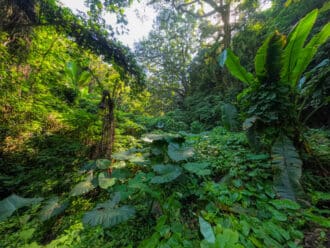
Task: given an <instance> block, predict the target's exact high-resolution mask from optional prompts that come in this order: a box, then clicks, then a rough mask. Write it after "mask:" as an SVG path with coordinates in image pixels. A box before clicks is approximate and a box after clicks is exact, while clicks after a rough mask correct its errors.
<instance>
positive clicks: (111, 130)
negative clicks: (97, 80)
mask: <svg viewBox="0 0 330 248" xmlns="http://www.w3.org/2000/svg"><path fill="white" fill-rule="evenodd" d="M100 108H102V109H104V116H103V126H102V137H101V141H100V144H99V147H98V156H102V157H105V158H107V159H111V155H112V151H113V144H114V139H115V114H114V110H115V103H114V101H113V99H111V97H110V93H109V91H107V90H104V91H103V95H102V101H101V103H100Z"/></svg>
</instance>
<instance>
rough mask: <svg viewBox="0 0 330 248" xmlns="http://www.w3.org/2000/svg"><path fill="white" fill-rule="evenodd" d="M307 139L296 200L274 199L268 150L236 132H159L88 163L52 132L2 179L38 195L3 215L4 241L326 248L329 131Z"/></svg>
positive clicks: (27, 194)
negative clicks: (252, 144)
mask: <svg viewBox="0 0 330 248" xmlns="http://www.w3.org/2000/svg"><path fill="white" fill-rule="evenodd" d="M307 137H308V139H309V141H310V144H311V148H312V151H313V153H314V155H315V156H314V157H306V158H304V161H306V163H305V164H304V168H303V171H304V172H303V180H302V182H303V186H304V189H305V196H304V197H305V198H304V199H303V201H302V204H300V205H299V204H297V203H296V202H294V201H290V200H286V199H278V197H277V194H276V192H275V190H274V187H273V169H272V163H271V157H270V156H269V155H268V154H255V153H253V152H252V151H251V150H250V148H249V145H248V142H247V139H246V137H245V134H244V133H242V132H229V131H226V130H225V129H224V128H222V127H217V128H214V129H213V130H212V131H209V132H202V133H200V134H190V133H185V132H178V133H164V132H159V131H157V132H154V133H153V134H146V135H142V138H140V139H137V140H136V141H135V142H134V143H135V144H136V145H135V147H130V149H128V148H129V147H127V149H128V150H126V151H122V152H119V153H116V154H114V156H113V161H112V163H110V161H108V160H105V159H98V160H95V161H87V162H86V161H85V159H84V156H82V155H83V154H80V156H79V153H81V147H79V146H77V144H76V143H74V142H72V141H69V140H66V141H65V140H64V141H63V140H62V138H63V137H57V136H56V135H50V136H49V137H46V138H45V139H44V140H43V141H42V142H41V141H39V142H37V143H38V152H36V153H34V154H35V155H34V156H32V157H31V158H30V159H29V161H28V162H29V163H32V162H33V163H34V166H33V167H31V168H32V169H31V170H28V165H27V164H26V165H24V164H23V165H22V166H21V167H20V168H16V169H17V170H20V171H21V173H17V172H16V173H17V174H16V176H15V177H13V176H11V177H10V176H9V177H8V178H7V179H6V183H7V185H13V183H12V181H16V185H14V187H15V188H13V186H12V188H11V191H12V192H15V193H16V194H17V195H19V196H22V197H26V198H24V199H25V200H23V202H24V201H25V203H26V202H27V201H28V200H27V199H29V200H30V201H31V202H32V201H33V199H34V202H33V204H32V203H31V204H26V205H24V204H23V205H22V207H20V208H19V207H17V209H16V208H15V209H14V211H15V210H16V211H15V212H14V213H13V215H12V216H11V217H9V218H6V219H5V220H3V221H2V222H0V234H1V239H0V247H228V248H230V247H320V248H321V247H324V248H325V247H329V240H330V237H329V235H330V232H329V219H328V217H329V214H330V212H329V202H330V197H329V193H328V192H329V189H330V187H329V186H330V181H329V177H327V175H325V174H324V173H327V172H329V164H330V163H329V161H330V156H329V153H328V151H329V150H330V135H329V131H326V130H310V131H309V132H308V134H307ZM45 144H47V145H45ZM21 155H22V154H21ZM16 156H18V154H16ZM315 157H317V159H315ZM16 159H17V158H16ZM109 165H110V167H111V171H109V168H108V167H109ZM321 165H322V168H323V169H325V170H327V172H324V171H322V170H321V169H320V168H321ZM317 167H318V168H317ZM118 192H119V193H118ZM109 196H110V199H111V200H109ZM28 197H30V198H28ZM31 197H33V198H31ZM36 197H42V200H41V199H40V200H36ZM19 200H20V201H22V199H19ZM1 204H3V201H2V203H1ZM110 205H111V206H110ZM95 206H96V207H95ZM109 206H110V207H109ZM18 208H19V209H18ZM1 211H3V210H1ZM1 211H0V213H1ZM112 213H115V216H114V215H112ZM221 244H222V245H221Z"/></svg>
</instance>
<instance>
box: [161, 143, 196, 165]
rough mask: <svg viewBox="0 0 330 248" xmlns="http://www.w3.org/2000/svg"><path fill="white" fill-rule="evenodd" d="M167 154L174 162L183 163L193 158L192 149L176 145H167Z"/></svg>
mask: <svg viewBox="0 0 330 248" xmlns="http://www.w3.org/2000/svg"><path fill="white" fill-rule="evenodd" d="M167 154H168V156H169V157H170V159H172V160H173V161H174V162H180V161H185V160H188V159H189V158H192V157H193V156H194V148H192V147H185V146H182V145H179V144H177V143H170V144H169V145H168V150H167Z"/></svg>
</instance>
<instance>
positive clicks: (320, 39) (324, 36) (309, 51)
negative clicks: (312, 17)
mask: <svg viewBox="0 0 330 248" xmlns="http://www.w3.org/2000/svg"><path fill="white" fill-rule="evenodd" d="M329 36H330V23H327V24H326V25H325V26H324V27H323V28H322V30H321V31H320V32H319V33H318V34H316V35H314V36H313V37H312V39H311V40H310V42H309V43H308V44H307V45H306V46H305V48H303V49H301V51H300V53H299V54H298V57H297V60H296V64H295V67H294V68H293V69H292V72H291V85H292V86H293V87H294V88H296V87H297V85H298V82H299V80H300V78H301V76H302V74H303V72H304V71H305V70H306V68H307V66H308V65H309V64H310V62H311V61H312V60H313V57H314V56H315V54H316V52H317V49H318V48H319V47H320V46H321V45H322V44H323V43H325V42H326V41H327V40H328V38H329Z"/></svg>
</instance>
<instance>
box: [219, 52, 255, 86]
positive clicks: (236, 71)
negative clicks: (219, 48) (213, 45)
mask: <svg viewBox="0 0 330 248" xmlns="http://www.w3.org/2000/svg"><path fill="white" fill-rule="evenodd" d="M219 64H220V65H221V66H222V67H223V66H224V65H226V67H227V69H228V70H229V72H230V73H231V74H232V75H233V76H234V77H236V78H237V79H239V80H241V81H242V82H244V83H247V84H249V85H252V84H253V83H254V81H255V79H254V77H253V75H252V74H251V73H249V72H247V71H246V70H245V68H244V67H242V66H241V64H240V62H239V59H238V57H237V56H235V55H234V53H233V52H232V51H231V50H230V49H226V50H224V51H223V52H222V54H221V55H220V56H219Z"/></svg>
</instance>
